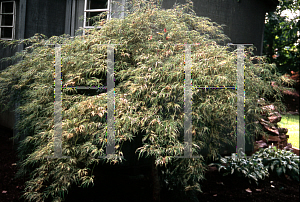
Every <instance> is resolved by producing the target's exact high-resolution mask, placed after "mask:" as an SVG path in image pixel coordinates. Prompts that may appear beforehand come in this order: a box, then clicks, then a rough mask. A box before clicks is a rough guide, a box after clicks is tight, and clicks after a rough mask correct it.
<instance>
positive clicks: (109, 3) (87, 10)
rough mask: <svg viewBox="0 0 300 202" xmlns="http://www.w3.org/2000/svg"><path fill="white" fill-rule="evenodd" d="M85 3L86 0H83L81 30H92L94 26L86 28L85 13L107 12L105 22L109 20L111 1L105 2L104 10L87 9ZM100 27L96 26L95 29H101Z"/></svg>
mask: <svg viewBox="0 0 300 202" xmlns="http://www.w3.org/2000/svg"><path fill="white" fill-rule="evenodd" d="M87 2H88V0H84V14H83V28H84V29H92V28H94V26H86V22H87V19H86V15H87V13H92V12H105V11H108V14H107V20H110V18H111V16H110V10H111V0H107V8H104V9H87ZM101 27H102V26H98V27H97V28H101Z"/></svg>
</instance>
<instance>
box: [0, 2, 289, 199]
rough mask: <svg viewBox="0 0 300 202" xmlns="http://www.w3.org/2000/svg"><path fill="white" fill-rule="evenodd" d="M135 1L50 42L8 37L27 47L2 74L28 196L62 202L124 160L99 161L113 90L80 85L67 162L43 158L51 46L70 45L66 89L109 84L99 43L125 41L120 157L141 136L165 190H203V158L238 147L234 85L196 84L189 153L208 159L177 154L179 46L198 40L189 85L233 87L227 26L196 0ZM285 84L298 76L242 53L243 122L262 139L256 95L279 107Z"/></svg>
mask: <svg viewBox="0 0 300 202" xmlns="http://www.w3.org/2000/svg"><path fill="white" fill-rule="evenodd" d="M131 5H132V8H131V9H130V10H129V11H128V14H127V17H126V18H124V19H111V20H109V21H107V22H105V21H102V22H99V23H101V24H102V25H103V27H102V28H101V29H91V30H87V31H86V35H84V36H76V37H74V38H70V37H68V36H65V35H64V36H59V37H56V36H55V37H51V38H49V39H46V38H45V36H43V35H39V34H37V35H35V36H34V37H32V38H29V39H26V40H21V41H12V42H5V44H7V43H8V44H10V45H17V44H20V43H24V44H25V45H26V46H27V48H26V49H25V50H24V51H23V52H21V53H17V54H16V56H14V57H13V58H12V59H15V60H17V59H18V58H19V59H21V60H19V61H18V62H16V63H15V64H14V65H12V66H10V67H8V68H7V69H5V70H3V71H1V73H0V87H1V88H0V104H2V105H5V107H6V108H9V107H12V106H13V105H14V104H15V103H20V107H19V108H18V110H17V111H18V113H19V114H20V121H19V123H18V126H17V127H18V130H19V131H21V132H22V133H25V134H26V138H25V139H24V140H23V141H21V143H20V145H19V148H18V154H19V159H20V161H19V162H18V163H17V165H18V167H19V171H18V176H27V179H28V180H27V182H26V187H25V192H24V198H25V199H26V200H31V201H45V200H51V201H52V200H53V201H62V200H63V199H64V198H65V195H66V194H67V191H68V189H69V188H70V186H71V185H72V184H78V185H80V186H82V187H90V186H92V185H93V184H94V180H97V179H95V178H94V175H93V170H94V168H95V166H97V165H100V164H101V163H108V164H119V163H122V158H118V157H109V158H107V159H100V158H99V156H105V148H106V130H107V125H106V115H107V93H106V92H99V91H98V92H96V91H94V90H93V91H92V90H79V89H63V90H62V124H63V134H62V141H63V144H62V152H63V155H65V156H70V157H71V159H48V158H46V157H47V156H51V155H53V137H54V116H53V109H54V96H53V79H54V74H53V65H54V55H55V51H54V48H53V47H51V46H47V44H55V43H58V44H64V45H62V50H61V53H62V84H63V85H64V86H105V85H106V72H107V66H106V59H107V58H106V55H107V48H106V46H105V45H103V46H99V44H121V45H118V46H115V66H114V68H115V69H114V72H115V83H116V85H115V86H116V87H115V92H116V93H115V131H116V133H115V142H116V146H115V153H116V154H118V155H120V156H122V155H123V150H122V149H123V147H122V146H123V143H124V142H127V141H132V140H134V139H137V136H141V135H142V145H143V146H142V147H139V148H136V152H137V153H139V156H140V157H145V158H147V157H149V156H151V157H153V158H154V159H155V166H157V167H159V168H160V169H159V171H161V173H159V175H160V176H161V178H160V179H161V182H160V183H161V184H162V186H166V187H168V188H169V189H172V188H173V187H176V188H177V189H179V190H180V191H183V192H184V191H201V189H200V184H199V182H200V181H201V180H203V179H204V171H205V169H206V167H205V163H204V158H216V157H217V155H218V153H219V150H220V148H221V147H222V146H223V145H224V144H232V145H234V144H235V141H236V135H235V134H236V121H235V120H236V102H235V99H236V92H235V90H231V89H222V90H218V91H209V92H205V91H203V90H202V89H193V97H192V100H193V105H192V111H193V113H192V118H193V129H192V133H193V149H192V151H193V156H202V154H201V150H207V151H208V154H207V155H206V156H204V157H203V158H199V159H192V158H191V159H185V158H181V159H180V158H179V159H175V158H173V157H174V156H175V155H176V156H177V155H181V156H182V155H183V152H184V141H183V136H184V126H183V123H184V65H185V64H184V55H185V54H184V51H185V47H184V45H177V46H176V45H174V44H184V43H198V45H195V46H192V54H191V55H192V82H193V86H235V85H236V59H237V52H236V51H228V47H227V46H226V45H225V44H224V41H225V40H228V38H227V37H226V36H225V35H224V34H223V33H222V30H221V26H219V25H217V24H215V23H213V22H211V21H210V20H209V19H207V18H204V17H198V16H196V15H195V13H194V12H193V11H192V9H191V7H190V5H191V4H190V3H188V4H186V5H184V6H177V7H175V8H174V9H169V10H162V9H161V8H160V7H159V5H156V4H155V3H154V2H152V1H150V2H146V1H133V2H131ZM104 22H105V23H104ZM3 43H4V42H3ZM254 61H255V62H254ZM271 81H275V82H276V83H277V84H278V88H277V89H273V88H272V87H271V85H270V83H271ZM284 83H287V84H291V83H292V80H290V79H287V78H286V77H284V76H283V75H280V74H278V73H277V72H276V68H275V65H273V64H268V63H266V61H265V58H263V57H254V56H253V55H252V54H251V49H248V50H247V51H246V52H245V84H246V85H245V91H246V99H245V117H246V119H245V123H246V125H245V126H246V128H253V131H254V134H256V133H257V134H258V133H259V134H264V135H266V134H265V133H264V132H263V130H262V127H261V126H260V125H259V124H257V123H255V122H254V121H251V120H253V118H254V119H255V120H257V119H259V118H262V117H261V115H260V112H261V108H260V107H259V106H258V105H257V100H258V94H259V95H260V96H263V97H264V95H270V96H273V97H274V98H275V103H274V105H275V106H276V107H277V108H278V109H281V111H285V106H284V105H283V104H282V103H281V97H282V94H281V93H280V91H279V90H280V89H281V90H282V89H285V88H284V87H283V86H282V84H284ZM226 131H230V132H226ZM254 134H248V133H247V134H246V138H248V137H249V136H250V135H254ZM162 171H164V172H162ZM165 173H171V174H170V175H166V174H165ZM166 181H167V182H168V183H166Z"/></svg>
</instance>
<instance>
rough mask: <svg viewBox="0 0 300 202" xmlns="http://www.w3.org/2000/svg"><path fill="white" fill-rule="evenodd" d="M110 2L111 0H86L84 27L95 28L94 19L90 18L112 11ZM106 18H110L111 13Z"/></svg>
mask: <svg viewBox="0 0 300 202" xmlns="http://www.w3.org/2000/svg"><path fill="white" fill-rule="evenodd" d="M110 3H111V0H85V4H84V21H83V28H94V27H93V24H94V20H93V19H90V18H92V17H95V16H97V15H99V14H100V13H102V12H106V11H110ZM105 18H107V20H108V19H110V13H108V15H107V16H106V17H105Z"/></svg>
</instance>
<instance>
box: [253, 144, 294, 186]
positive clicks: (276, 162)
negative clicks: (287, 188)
mask: <svg viewBox="0 0 300 202" xmlns="http://www.w3.org/2000/svg"><path fill="white" fill-rule="evenodd" d="M251 159H253V160H255V159H263V164H264V166H265V167H266V168H267V169H268V171H269V172H270V173H271V174H276V175H278V176H282V175H283V174H287V175H289V176H290V177H291V178H292V179H294V180H296V181H298V182H299V156H297V155H296V154H294V153H292V152H291V151H286V150H281V149H277V148H276V147H271V146H269V148H266V149H260V150H259V151H257V152H256V153H255V154H253V155H252V157H251Z"/></svg>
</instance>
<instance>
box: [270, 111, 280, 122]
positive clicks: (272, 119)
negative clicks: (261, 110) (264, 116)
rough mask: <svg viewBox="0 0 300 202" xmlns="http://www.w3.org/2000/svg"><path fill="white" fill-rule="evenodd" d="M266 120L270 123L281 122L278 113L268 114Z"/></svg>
mask: <svg viewBox="0 0 300 202" xmlns="http://www.w3.org/2000/svg"><path fill="white" fill-rule="evenodd" d="M268 119H269V121H270V122H271V123H278V122H280V121H281V115H280V114H279V113H278V112H275V113H270V116H269V117H268Z"/></svg>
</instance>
